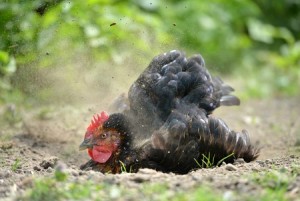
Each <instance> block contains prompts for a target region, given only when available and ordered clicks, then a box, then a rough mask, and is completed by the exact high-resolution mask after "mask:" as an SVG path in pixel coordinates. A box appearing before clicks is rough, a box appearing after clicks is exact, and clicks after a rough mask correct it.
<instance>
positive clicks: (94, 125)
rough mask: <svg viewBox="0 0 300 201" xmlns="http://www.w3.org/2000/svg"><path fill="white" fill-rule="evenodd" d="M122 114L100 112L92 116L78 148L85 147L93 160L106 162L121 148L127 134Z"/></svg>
mask: <svg viewBox="0 0 300 201" xmlns="http://www.w3.org/2000/svg"><path fill="white" fill-rule="evenodd" d="M125 127H126V125H125V124H124V120H123V115H122V114H112V115H110V116H109V115H108V114H107V113H106V112H101V113H100V114H97V115H95V116H94V117H93V119H92V121H91V123H90V125H89V126H88V127H87V131H86V133H85V136H84V140H83V142H82V143H81V145H80V147H79V149H80V150H83V149H87V150H88V154H89V156H90V157H91V159H92V160H93V161H96V162H98V163H106V162H107V161H108V160H109V159H110V158H111V157H112V156H113V155H115V154H116V153H117V152H118V149H120V148H121V146H122V144H123V142H124V141H125V140H124V138H125V136H127V133H128V132H127V127H126V129H125Z"/></svg>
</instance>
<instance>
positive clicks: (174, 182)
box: [0, 97, 300, 200]
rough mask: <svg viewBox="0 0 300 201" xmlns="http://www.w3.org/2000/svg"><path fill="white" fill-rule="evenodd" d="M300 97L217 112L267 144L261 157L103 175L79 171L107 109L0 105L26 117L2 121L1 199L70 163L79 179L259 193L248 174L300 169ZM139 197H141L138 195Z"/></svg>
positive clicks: (292, 189)
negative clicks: (89, 131)
mask: <svg viewBox="0 0 300 201" xmlns="http://www.w3.org/2000/svg"><path fill="white" fill-rule="evenodd" d="M299 102H300V98H299V97H294V98H272V99H269V100H251V101H248V102H245V103H242V105H241V106H240V107H225V108H220V109H218V111H216V112H215V113H214V115H215V116H218V117H220V118H222V119H224V120H225V122H227V124H228V125H229V126H230V128H232V129H234V130H241V129H246V130H248V131H249V133H250V136H251V140H252V142H253V143H254V144H258V146H260V147H261V154H260V157H259V158H258V160H257V161H255V162H251V163H244V162H243V161H237V162H236V163H235V164H233V165H231V164H224V165H222V166H221V167H217V168H210V169H199V170H196V171H193V172H190V173H189V174H186V175H175V174H172V173H170V174H165V173H160V172H156V171H154V170H149V169H141V170H140V171H139V172H138V173H136V174H131V173H128V174H120V175H109V174H108V175H103V174H101V173H98V172H93V171H87V172H83V171H80V170H79V166H80V165H81V164H83V163H84V162H86V161H87V160H88V155H87V153H86V152H79V151H78V145H79V144H80V142H81V140H82V139H83V135H84V131H85V128H86V126H87V125H88V124H89V121H90V118H91V116H92V115H93V113H95V112H98V111H97V110H98V109H99V110H101V107H100V106H99V108H93V107H91V106H89V105H73V106H66V105H60V106H52V107H49V106H47V108H44V107H37V108H35V109H30V110H28V109H20V108H15V107H12V106H11V105H7V106H3V107H1V108H0V114H1V115H4V114H5V112H7V111H9V110H11V111H10V112H11V113H12V114H13V115H16V116H17V115H19V116H20V121H17V122H14V123H11V124H9V123H8V122H6V123H3V122H4V121H3V122H2V125H1V130H0V140H1V142H0V200H12V199H14V197H15V196H16V195H19V194H20V193H22V192H24V190H26V189H27V188H30V187H31V182H32V178H36V177H42V176H50V175H53V172H54V168H55V166H56V164H57V163H58V164H60V165H61V164H64V165H63V166H64V168H65V169H67V170H68V171H69V172H70V174H71V175H72V178H73V179H74V180H84V179H87V178H92V179H93V180H95V181H102V182H103V181H109V182H110V183H116V184H120V185H126V186H131V187H137V188H138V186H139V185H140V184H141V183H144V182H158V183H166V184H167V185H168V186H169V187H170V189H174V191H176V189H189V188H191V187H196V186H199V185H201V184H204V185H208V186H212V187H213V188H216V189H218V191H222V192H231V191H235V192H237V193H249V194H255V193H257V192H258V191H260V189H259V187H258V186H257V185H255V183H253V182H250V181H249V180H247V179H245V177H244V175H250V174H252V173H259V172H262V171H267V170H271V169H285V170H287V171H292V168H293V167H295V166H297V165H298V167H300V166H299V165H300V157H299V155H300V154H299V153H300V116H299V114H300V104H299ZM288 194H289V195H288V197H289V198H290V199H291V200H297V199H299V197H300V176H299V175H298V177H297V179H296V180H295V181H294V182H293V183H291V184H290V186H289V192H288ZM137 198H138V196H137Z"/></svg>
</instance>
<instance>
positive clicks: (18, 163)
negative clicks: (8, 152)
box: [11, 158, 22, 172]
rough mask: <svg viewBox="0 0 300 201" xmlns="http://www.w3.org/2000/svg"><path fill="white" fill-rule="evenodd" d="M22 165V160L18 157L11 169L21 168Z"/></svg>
mask: <svg viewBox="0 0 300 201" xmlns="http://www.w3.org/2000/svg"><path fill="white" fill-rule="evenodd" d="M21 166H22V164H21V161H20V159H18V158H17V159H16V160H15V162H14V163H13V164H12V166H11V170H12V171H14V172H15V171H17V170H18V169H20V168H21Z"/></svg>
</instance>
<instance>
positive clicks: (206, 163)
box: [194, 153, 234, 168]
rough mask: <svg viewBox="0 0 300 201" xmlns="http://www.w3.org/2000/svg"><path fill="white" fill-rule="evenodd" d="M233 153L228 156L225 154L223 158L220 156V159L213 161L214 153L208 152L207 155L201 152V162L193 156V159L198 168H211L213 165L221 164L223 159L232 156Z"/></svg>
mask: <svg viewBox="0 0 300 201" xmlns="http://www.w3.org/2000/svg"><path fill="white" fill-rule="evenodd" d="M233 155H234V153H231V154H229V155H228V156H225V157H224V158H222V159H221V160H219V161H218V162H216V163H215V155H213V156H212V155H211V154H210V153H208V155H207V156H206V155H205V154H202V159H201V164H200V162H199V161H198V160H197V159H195V158H194V161H195V162H196V164H197V165H198V166H199V168H213V167H216V166H219V165H221V164H222V163H223V161H225V160H226V159H227V158H230V157H232V156H233Z"/></svg>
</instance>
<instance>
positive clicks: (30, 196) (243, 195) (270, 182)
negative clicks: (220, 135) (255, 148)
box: [18, 166, 299, 201]
mask: <svg viewBox="0 0 300 201" xmlns="http://www.w3.org/2000/svg"><path fill="white" fill-rule="evenodd" d="M297 175H298V176H299V166H294V167H293V168H292V169H291V170H286V169H280V170H269V171H264V172H259V173H250V175H248V176H246V177H245V178H244V179H247V180H248V182H249V183H248V184H247V185H246V186H245V188H246V189H248V188H249V187H250V188H249V189H252V190H250V192H249V191H244V190H241V189H239V188H228V189H224V188H212V187H210V185H209V184H205V182H204V183H202V182H201V183H199V185H196V186H195V187H192V188H189V189H182V188H179V187H178V188H176V189H171V188H170V187H169V185H168V184H169V183H165V184H163V183H149V182H145V183H141V184H137V186H134V187H132V186H128V184H126V182H121V183H120V184H114V183H111V182H109V181H108V180H105V179H104V180H101V181H99V180H98V181H94V180H92V179H83V178H82V179H75V180H74V179H71V178H72V177H71V176H68V175H66V176H64V178H63V179H61V178H60V177H57V174H56V173H55V174H54V176H53V177H50V178H39V179H35V180H34V184H33V187H32V188H30V189H28V190H27V191H26V192H25V193H23V195H21V196H19V197H18V199H19V200H24V201H27V200H30V201H31V200H32V201H39V200H45V201H48V200H49V201H50V200H58V201H59V200H143V201H147V200H151V201H152V200H154V201H156V200H157V201H190V200H191V201H194V200H195V201H198V200H199V201H201V200H203V201H204V200H211V201H221V200H246V201H255V200H261V201H268V200H276V201H285V200H289V197H287V193H288V187H289V184H291V183H292V182H293V181H294V180H295V178H296V176H297ZM249 185H250V186H249Z"/></svg>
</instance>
